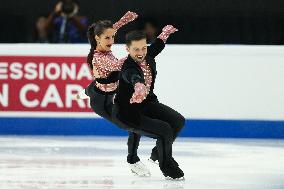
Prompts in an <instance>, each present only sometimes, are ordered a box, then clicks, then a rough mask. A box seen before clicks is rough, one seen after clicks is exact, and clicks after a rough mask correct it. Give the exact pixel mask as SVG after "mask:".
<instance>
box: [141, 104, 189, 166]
mask: <svg viewBox="0 0 284 189" xmlns="http://www.w3.org/2000/svg"><path fill="white" fill-rule="evenodd" d="M144 112H145V114H146V115H147V116H149V117H151V118H155V119H159V120H162V121H165V122H167V123H169V124H170V126H171V128H172V131H173V141H174V140H175V139H176V137H177V136H178V134H179V132H180V131H181V129H182V128H183V127H184V124H185V118H184V117H183V116H182V115H181V114H180V113H178V112H177V111H175V110H174V109H172V108H170V107H168V106H166V105H164V104H162V103H158V102H154V103H149V104H148V106H147V108H146V109H145V110H144ZM150 158H151V160H153V161H156V160H158V150H157V147H156V146H155V147H154V148H153V149H152V153H151V157H150Z"/></svg>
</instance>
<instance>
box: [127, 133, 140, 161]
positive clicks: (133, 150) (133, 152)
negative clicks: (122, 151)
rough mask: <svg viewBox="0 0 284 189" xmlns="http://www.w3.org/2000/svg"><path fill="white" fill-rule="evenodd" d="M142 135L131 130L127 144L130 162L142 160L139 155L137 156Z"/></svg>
mask: <svg viewBox="0 0 284 189" xmlns="http://www.w3.org/2000/svg"><path fill="white" fill-rule="evenodd" d="M140 138H141V136H140V135H139V134H136V133H133V132H129V136H128V141H127V146H128V156H127V162H128V163H130V164H133V163H137V162H138V161H140V159H139V157H138V156H137V150H138V147H139V142H140Z"/></svg>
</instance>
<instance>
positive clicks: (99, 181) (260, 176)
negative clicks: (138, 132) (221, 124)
mask: <svg viewBox="0 0 284 189" xmlns="http://www.w3.org/2000/svg"><path fill="white" fill-rule="evenodd" d="M126 142H127V138H126V137H39V136H38V137H30V136H29V137H28V136H26V137H19V136H2V137H1V136H0V189H16V188H17V189H23V188H24V189H75V188H76V189H85V188H88V189H89V188H92V189H117V188H119V189H120V188H123V189H124V188H126V189H132V188H135V189H140V188H141V189H146V188H155V189H284V140H251V139H208V138H207V139H206V138H178V140H177V141H176V142H175V143H174V145H173V154H174V157H175V159H176V160H177V161H178V163H179V164H180V167H181V168H182V169H183V171H184V173H185V180H184V181H169V180H165V179H164V177H163V175H162V173H161V172H160V170H159V167H158V165H155V164H152V163H150V162H148V161H147V159H148V157H149V155H150V152H151V149H152V147H153V146H154V144H155V141H154V140H153V139H147V138H142V140H141V143H140V147H139V151H138V153H139V156H140V159H141V160H142V161H143V162H144V163H145V164H146V165H147V166H148V167H149V168H150V171H151V174H152V175H151V177H149V178H142V177H137V176H134V175H133V174H132V173H131V172H130V170H129V167H128V165H127V163H126V155H127V146H126Z"/></svg>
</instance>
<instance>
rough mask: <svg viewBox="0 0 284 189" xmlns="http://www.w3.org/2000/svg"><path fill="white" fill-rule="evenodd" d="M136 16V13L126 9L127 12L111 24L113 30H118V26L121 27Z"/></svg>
mask: <svg viewBox="0 0 284 189" xmlns="http://www.w3.org/2000/svg"><path fill="white" fill-rule="evenodd" d="M137 17H138V15H137V14H136V13H135V12H131V11H128V12H127V13H125V15H124V16H123V17H121V19H120V20H119V21H117V22H116V23H114V24H113V28H114V29H115V30H118V29H119V28H121V27H122V26H124V25H125V24H127V23H129V22H131V21H133V20H135V19H136V18H137Z"/></svg>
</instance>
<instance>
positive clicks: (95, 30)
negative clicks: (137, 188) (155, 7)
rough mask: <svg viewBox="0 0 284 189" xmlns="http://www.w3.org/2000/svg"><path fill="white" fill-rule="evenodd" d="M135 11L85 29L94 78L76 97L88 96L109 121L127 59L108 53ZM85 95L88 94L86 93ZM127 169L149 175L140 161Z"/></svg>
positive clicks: (130, 164)
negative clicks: (119, 31) (112, 20)
mask: <svg viewBox="0 0 284 189" xmlns="http://www.w3.org/2000/svg"><path fill="white" fill-rule="evenodd" d="M137 16H138V15H137V14H136V13H134V12H130V11H128V12H127V13H126V14H125V15H124V16H123V17H122V18H121V19H120V20H119V21H118V22H116V23H115V24H112V22H111V21H109V20H102V21H98V22H96V23H95V24H92V25H91V26H90V27H89V29H88V39H89V42H90V44H91V49H90V52H89V54H88V59H87V62H88V64H89V66H90V68H91V70H92V71H93V75H94V78H95V80H94V81H93V82H92V83H91V84H90V85H89V86H88V87H87V88H86V90H85V91H83V92H81V93H80V94H79V96H77V98H87V97H90V105H91V108H92V109H93V111H94V112H95V113H97V114H98V115H100V116H101V117H103V118H105V119H107V120H108V121H111V122H112V119H111V111H112V105H113V97H114V94H115V90H116V88H117V86H118V80H119V78H118V76H119V71H120V70H121V67H122V65H123V62H124V60H125V59H126V58H124V59H121V60H118V59H117V58H116V57H114V55H113V54H112V52H111V46H112V45H113V44H114V37H115V33H116V32H117V30H118V29H119V28H120V27H122V26H124V25H125V24H127V23H129V22H130V21H133V20H135V19H136V18H137ZM86 95H87V96H86ZM128 163H129V166H130V169H131V171H132V172H133V173H135V174H136V175H138V176H150V172H149V169H147V167H146V166H145V165H144V164H143V163H142V162H141V161H140V160H137V161H135V162H133V161H132V162H130V161H128Z"/></svg>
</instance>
